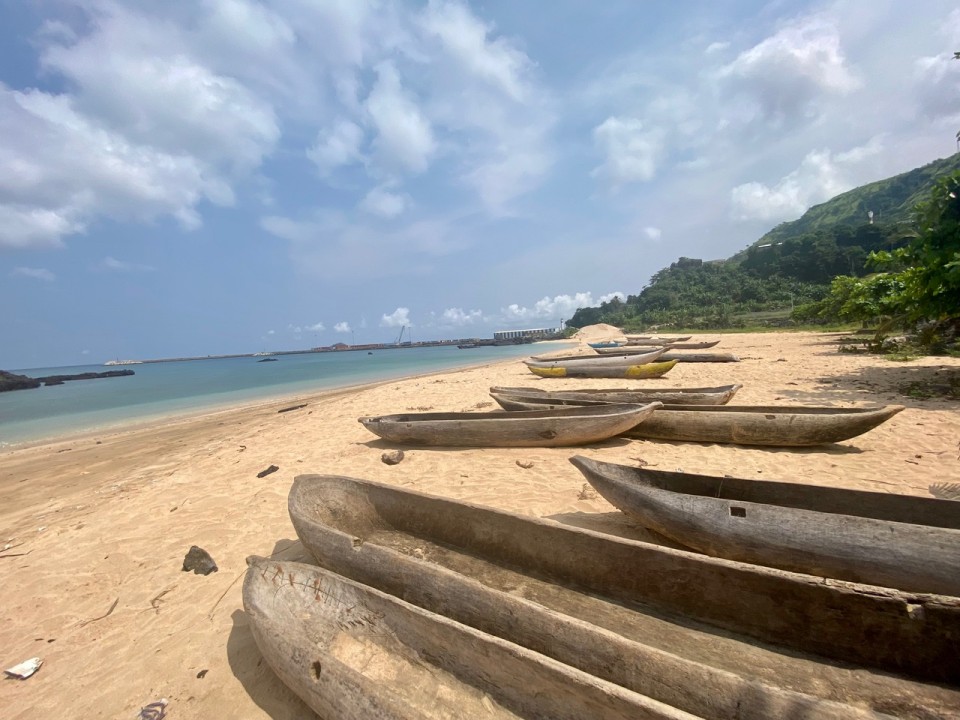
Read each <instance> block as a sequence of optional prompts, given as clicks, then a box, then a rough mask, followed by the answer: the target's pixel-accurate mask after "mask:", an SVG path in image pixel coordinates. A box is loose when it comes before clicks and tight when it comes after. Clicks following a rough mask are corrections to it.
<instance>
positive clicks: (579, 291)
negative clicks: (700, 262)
mask: <svg viewBox="0 0 960 720" xmlns="http://www.w3.org/2000/svg"><path fill="white" fill-rule="evenodd" d="M955 50H960V10H958V9H957V8H956V5H955V3H953V2H946V1H944V2H941V1H939V0H922V1H920V2H912V3H905V2H900V1H898V0H872V1H871V2H869V3H867V2H862V0H850V1H840V2H801V1H799V0H797V1H793V2H791V1H789V0H782V1H779V0H774V1H772V2H754V1H752V0H740V1H739V2H736V3H731V2H726V3H718V2H715V1H714V0H687V1H686V2H683V3H677V2H667V1H660V0H649V1H648V2H636V1H634V0H604V2H601V3H588V2H584V1H583V0H580V1H575V0H551V2H549V3H533V2H515V0H491V1H489V2H469V3H468V2H464V1H463V0H429V1H426V2H405V1H402V0H396V1H390V0H165V2H162V3H158V2H156V1H155V0H124V1H123V2H113V1H111V0H36V1H35V2H23V0H0V304H2V307H3V311H2V312H0V368H4V369H23V368H32V367H45V366H58V365H73V364H86V363H101V362H104V361H106V360H110V359H117V358H119V359H134V358H139V359H144V358H160V357H174V356H195V355H210V354H228V353H244V352H262V351H269V350H296V349H306V348H310V347H316V346H322V345H331V344H334V343H337V342H346V343H350V344H359V343H370V342H395V341H396V340H397V339H398V338H399V337H400V333H401V330H403V339H404V340H407V339H412V340H414V341H419V340H432V339H450V338H469V337H492V334H493V332H494V331H496V330H506V329H519V328H542V327H558V326H559V325H560V323H561V321H562V320H566V319H569V318H570V317H571V315H572V314H573V313H574V312H575V310H576V309H577V308H578V307H589V306H596V305H598V304H599V303H600V302H602V301H605V300H608V299H610V298H611V297H614V296H617V295H619V296H620V297H626V296H627V295H636V294H638V293H639V292H640V291H641V290H642V288H643V287H644V286H645V285H646V284H647V283H648V281H649V279H650V277H651V276H652V275H653V274H654V273H655V272H657V271H658V270H660V269H661V268H663V267H665V266H667V265H669V264H670V263H671V262H673V261H675V260H676V259H677V258H678V257H680V256H685V257H695V258H703V259H714V258H724V257H729V256H730V255H732V254H734V253H736V252H737V251H739V250H741V249H743V248H745V247H746V246H748V245H750V244H751V243H753V242H754V241H755V240H757V239H758V238H759V237H760V236H762V235H763V233H764V232H766V231H767V230H769V229H770V228H772V227H774V226H775V225H777V224H778V223H780V222H784V221H788V220H793V219H796V218H797V217H799V216H800V215H802V213H803V212H804V211H805V210H806V209H807V208H809V207H810V206H811V205H815V204H817V203H820V202H823V201H825V200H827V199H829V198H831V197H833V196H835V195H837V194H839V193H841V192H843V191H845V190H849V189H851V188H854V187H857V186H859V185H862V184H864V183H867V182H871V181H874V180H879V179H882V178H885V177H889V176H891V175H894V174H897V173H900V172H904V171H906V170H910V169H912V168H914V167H918V166H920V165H924V164H926V163H928V162H931V161H933V160H935V159H938V158H941V157H946V156H948V155H950V154H952V153H953V152H955V151H956V149H957V141H956V132H957V130H958V129H960V61H956V60H954V59H953V52H954V51H955Z"/></svg>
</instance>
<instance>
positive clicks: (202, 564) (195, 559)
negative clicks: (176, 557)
mask: <svg viewBox="0 0 960 720" xmlns="http://www.w3.org/2000/svg"><path fill="white" fill-rule="evenodd" d="M191 570H193V572H195V573H196V574H197V575H209V574H210V573H212V572H216V571H217V570H218V568H217V564H216V563H215V562H214V561H213V558H212V557H210V553H208V552H207V551H206V550H204V549H203V548H201V547H197V546H196V545H191V546H190V550H189V551H188V552H187V555H186V557H185V558H183V571H184V572H190V571H191Z"/></svg>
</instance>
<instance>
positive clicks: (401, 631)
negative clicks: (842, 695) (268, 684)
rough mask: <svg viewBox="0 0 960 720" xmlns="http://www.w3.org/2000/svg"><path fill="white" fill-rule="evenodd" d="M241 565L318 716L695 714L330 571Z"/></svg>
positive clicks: (267, 649) (285, 668) (274, 653)
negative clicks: (245, 567)
mask: <svg viewBox="0 0 960 720" xmlns="http://www.w3.org/2000/svg"><path fill="white" fill-rule="evenodd" d="M247 565H248V567H247V574H246V578H245V579H244V584H243V605H244V610H245V611H246V613H247V616H248V617H249V618H250V629H251V631H252V633H253V637H254V640H255V641H256V643H257V647H259V648H260V652H261V653H262V654H263V656H264V658H265V659H266V661H267V664H268V665H269V666H270V667H271V668H272V669H273V671H274V672H275V673H276V674H277V676H278V677H279V678H280V679H281V680H282V681H283V683H284V684H285V685H286V686H287V687H288V688H290V690H292V691H293V692H294V693H295V694H296V695H297V696H298V697H300V698H301V699H302V700H303V701H304V702H305V703H306V704H307V705H309V706H310V708H311V709H313V710H314V711H315V712H317V713H318V714H319V715H320V716H321V717H324V718H337V719H338V720H339V719H341V718H342V719H344V720H367V719H369V718H377V719H378V720H379V719H380V718H383V719H385V720H420V719H421V718H423V719H427V720H429V719H436V720H441V719H443V720H449V719H450V718H458V717H469V718H475V717H484V718H492V719H498V720H507V719H511V720H512V719H514V718H545V717H549V718H568V719H569V720H578V719H579V718H587V717H590V718H594V717H596V718H604V719H606V720H623V719H625V718H634V717H636V718H651V719H652V718H665V719H666V718H672V719H674V720H681V719H682V718H689V719H690V720H693V716H692V715H689V714H687V713H684V712H681V711H679V710H676V709H675V708H673V707H670V706H667V705H664V704H663V703H659V702H657V701H655V700H651V699H650V698H648V697H645V696H643V695H640V694H638V693H635V692H632V691H630V690H627V689H626V688H623V687H620V686H618V685H614V684H613V683H610V682H606V681H604V680H601V679H599V678H597V677H594V676H593V675H589V674H587V673H585V672H583V671H581V670H577V669H575V668H572V667H570V666H568V665H564V664H563V663H559V662H557V661H556V660H553V659H551V658H549V657H546V656H544V655H541V654H539V653H536V652H533V651H532V650H529V649H527V648H525V647H521V646H519V645H515V644H514V643H511V642H508V641H506V640H503V639H501V638H499V637H496V636H494V635H489V634H487V633H484V632H481V631H479V630H476V629H474V628H472V627H469V626H467V625H463V624H461V623H459V622H456V621H455V620H451V619H449V618H447V617H445V616H443V615H438V614H436V613H433V612H430V611H428V610H424V609H423V608H420V607H417V606H416V605H411V604H410V603H407V602H404V601H403V600H400V599H398V598H396V597H394V596H392V595H388V594H386V593H383V592H381V591H379V590H377V589H375V588H371V587H367V586H366V585H362V584H360V583H357V582H354V581H352V580H349V579H347V578H344V577H341V576H340V575H337V574H335V573H332V572H330V571H329V570H324V569H323V568H319V567H316V566H313V565H305V564H302V563H295V562H281V561H277V560H270V559H267V558H257V557H253V558H248V560H247ZM532 688H535V689H536V690H535V691H531V689H532Z"/></svg>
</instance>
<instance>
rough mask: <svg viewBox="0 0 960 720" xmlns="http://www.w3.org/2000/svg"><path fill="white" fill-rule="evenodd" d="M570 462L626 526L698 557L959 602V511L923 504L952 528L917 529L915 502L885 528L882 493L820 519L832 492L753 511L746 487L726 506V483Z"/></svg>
mask: <svg viewBox="0 0 960 720" xmlns="http://www.w3.org/2000/svg"><path fill="white" fill-rule="evenodd" d="M570 461H571V462H572V463H573V464H574V465H575V466H576V467H577V468H578V469H579V470H580V472H582V473H583V475H584V477H586V479H587V481H588V482H589V483H590V484H591V485H592V486H593V488H594V489H595V490H596V491H597V492H598V493H600V495H602V496H603V497H604V498H606V499H607V501H608V502H610V503H611V504H612V505H614V506H615V507H617V508H619V509H620V510H622V511H623V512H624V513H626V514H627V515H628V516H629V517H630V518H632V519H633V520H636V521H637V522H639V523H640V524H641V525H643V526H644V527H647V528H649V529H651V530H653V531H655V532H657V533H659V534H661V535H663V536H664V537H667V538H670V539H671V540H673V541H675V542H678V543H680V544H681V545H683V546H685V547H689V548H692V549H694V550H697V551H699V552H703V553H706V554H708V555H713V556H715V557H724V558H728V559H731V560H738V561H740V562H748V563H756V564H759V565H767V566H770V567H777V568H781V569H784V570H792V571H794V572H802V573H806V574H808V575H821V576H824V577H831V578H839V579H841V580H850V581H853V582H861V583H866V584H870V585H881V586H885V587H891V588H897V589H899V590H906V591H911V592H925V593H938V594H943V595H954V596H960V573H958V572H957V570H958V558H960V503H958V502H954V501H950V500H939V501H938V500H932V501H927V502H928V503H929V504H930V505H931V506H933V507H938V508H939V511H940V512H941V513H943V510H944V507H946V509H947V513H946V520H947V521H948V522H949V524H950V525H951V526H950V527H940V526H936V525H928V524H926V523H924V522H919V523H918V522H914V521H916V520H920V519H921V518H922V517H923V515H924V513H923V512H922V511H920V510H919V508H916V506H917V505H918V504H919V503H918V502H917V501H919V502H920V503H922V502H923V501H922V499H919V498H918V499H917V501H914V502H913V503H909V502H904V503H903V504H904V505H905V506H906V505H909V507H910V510H909V511H904V512H903V514H902V517H904V518H905V519H907V518H908V519H907V520H906V521H904V520H890V519H888V518H886V517H881V518H877V517H871V516H870V514H869V512H870V508H871V507H874V506H876V505H878V504H880V505H881V506H882V507H886V508H888V509H892V506H895V505H896V501H886V503H885V504H884V502H883V501H878V499H877V497H876V496H877V495H878V493H862V494H860V495H859V497H860V498H861V500H860V502H859V503H858V502H857V501H856V500H849V498H850V497H851V496H853V497H856V496H857V492H856V491H847V494H846V495H843V494H842V493H840V495H841V496H842V497H845V498H847V499H848V501H847V502H845V503H844V505H843V509H845V510H848V511H849V512H848V513H843V512H841V511H840V510H830V511H827V512H824V511H823V510H822V509H820V508H824V507H830V506H831V504H832V503H831V497H832V498H837V496H838V493H831V492H830V490H831V489H830V488H818V487H815V486H810V485H805V486H804V485H798V486H796V487H794V488H792V489H790V488H784V487H783V486H784V485H786V483H778V486H779V488H778V489H780V490H781V491H783V492H784V494H787V493H790V497H792V498H793V499H794V502H792V503H791V504H789V505H787V504H782V503H781V502H779V498H778V497H777V496H776V494H775V493H776V490H774V489H772V488H768V489H765V490H758V491H756V492H757V493H758V494H762V495H763V496H765V497H766V498H767V499H769V500H771V501H773V502H756V501H753V500H745V499H743V496H744V495H747V496H750V495H751V485H749V483H751V481H743V480H741V481H739V487H740V488H741V491H740V492H736V491H733V490H731V492H730V493H729V494H731V495H734V497H733V498H730V497H724V496H723V490H724V486H725V482H724V481H725V480H726V478H716V479H714V482H705V478H703V477H702V476H698V479H697V480H696V481H693V482H688V481H685V479H684V478H683V477H682V473H657V472H655V471H646V470H644V469H643V468H631V467H627V466H624V465H615V464H612V463H604V462H599V461H597V460H593V459H590V458H586V457H581V456H575V457H572V458H571V459H570ZM731 480H733V479H732V478H731ZM753 483H754V484H760V485H762V484H763V482H762V481H753ZM731 485H733V483H731ZM838 504H839V501H838V502H837V504H833V507H837V505H838ZM798 506H799V507H798ZM951 506H952V508H951ZM933 507H931V511H932V512H935V511H934V510H933ZM811 508H817V509H811ZM951 510H952V512H950V511H951ZM885 514H888V515H889V514H891V513H890V512H887V513H885ZM893 514H895V513H893Z"/></svg>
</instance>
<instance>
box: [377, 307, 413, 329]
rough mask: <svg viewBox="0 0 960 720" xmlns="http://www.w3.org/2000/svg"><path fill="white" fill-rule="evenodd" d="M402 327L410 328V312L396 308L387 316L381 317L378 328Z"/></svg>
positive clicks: (403, 308) (402, 308) (406, 309)
mask: <svg viewBox="0 0 960 720" xmlns="http://www.w3.org/2000/svg"><path fill="white" fill-rule="evenodd" d="M403 325H406V326H407V327H412V323H411V322H410V310H409V309H408V308H405V307H398V308H397V309H396V310H394V311H393V312H392V313H390V314H389V315H387V314H386V313H384V315H383V317H381V318H380V327H401V326H403Z"/></svg>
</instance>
